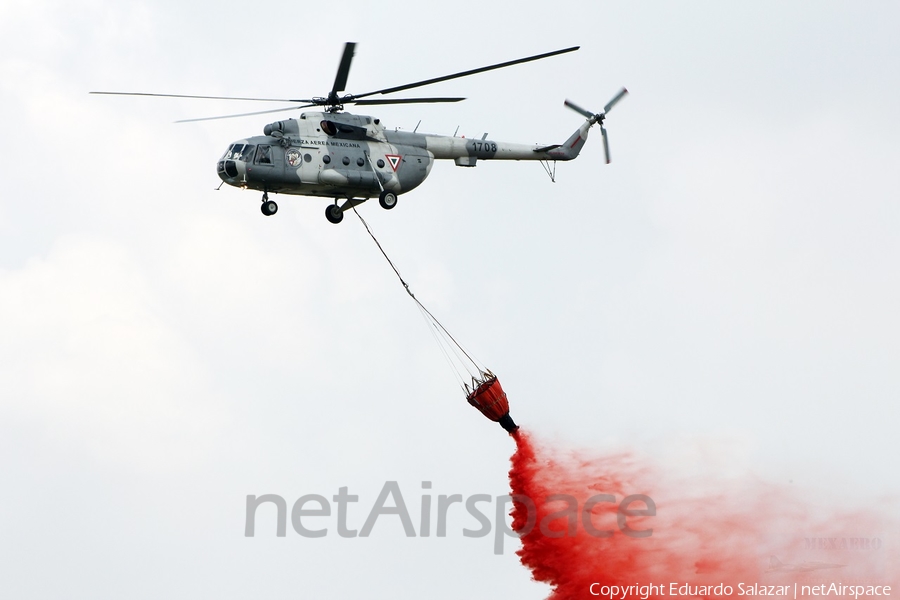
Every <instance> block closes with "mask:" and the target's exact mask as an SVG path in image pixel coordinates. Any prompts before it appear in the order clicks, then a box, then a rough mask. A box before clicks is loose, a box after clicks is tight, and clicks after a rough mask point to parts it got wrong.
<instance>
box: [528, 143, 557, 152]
mask: <svg viewBox="0 0 900 600" xmlns="http://www.w3.org/2000/svg"><path fill="white" fill-rule="evenodd" d="M560 146H562V144H551V145H549V146H541V147H540V148H534V149H533V151H534V152H550V151H551V150H556V149H557V148H559V147H560Z"/></svg>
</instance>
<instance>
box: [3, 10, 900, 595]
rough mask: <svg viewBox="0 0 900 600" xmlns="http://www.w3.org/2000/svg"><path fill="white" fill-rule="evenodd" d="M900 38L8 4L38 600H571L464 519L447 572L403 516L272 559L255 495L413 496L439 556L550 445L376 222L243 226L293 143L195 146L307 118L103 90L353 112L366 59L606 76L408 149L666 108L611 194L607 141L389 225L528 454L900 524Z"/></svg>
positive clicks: (19, 557)
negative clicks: (638, 464)
mask: <svg viewBox="0 0 900 600" xmlns="http://www.w3.org/2000/svg"><path fill="white" fill-rule="evenodd" d="M898 22H900V7H898V5H897V4H896V3H893V2H867V3H864V4H860V3H851V2H817V3H814V4H812V3H794V4H791V5H789V6H786V5H785V3H782V2H755V3H751V4H748V5H746V6H744V7H735V6H734V4H733V3H720V2H694V3H688V4H685V3H660V2H643V3H632V2H617V3H597V2H585V1H574V2H570V3H566V4H562V5H548V4H547V3H542V2H530V1H529V2H494V3H490V4H486V3H483V2H479V3H475V2H454V3H446V4H444V5H442V7H441V8H432V7H430V6H428V5H427V4H423V3H421V2H408V1H405V0H398V1H394V2H390V3H384V4H382V5H374V4H372V3H367V2H358V1H356V0H351V1H344V2H341V3H332V4H330V5H329V4H327V3H326V4H315V3H313V4H309V3H275V2H260V3H238V2H233V1H224V2H223V1H220V2H206V1H202V2H193V3H184V2H167V1H155V2H154V1H148V2H133V3H118V2H110V1H106V0H95V1H92V2H91V1H81V2H53V1H45V0H33V1H30V2H28V3H23V2H11V1H9V0H0V39H2V40H3V46H4V50H3V52H2V54H0V112H2V115H3V117H2V119H0V140H2V141H3V147H4V149H5V152H4V157H3V160H2V161H0V176H2V181H3V192H2V201H0V395H2V398H0V465H2V480H3V488H2V489H3V493H2V500H0V540H2V541H0V564H2V565H3V566H2V568H0V572H2V577H0V579H2V581H3V583H2V586H3V588H4V594H5V595H8V596H9V597H11V598H12V597H15V598H29V597H33V598H122V597H128V598H161V597H166V598H195V597H201V596H202V597H218V598H238V597H249V596H251V595H252V596H253V597H305V598H310V597H312V598H323V597H329V598H351V597H362V596H365V597H388V596H390V597H395V598H423V597H429V598H459V597H477V598H485V597H497V598H501V597H502V598H512V597H516V598H542V597H543V596H544V595H545V593H546V588H545V587H543V586H540V585H538V584H535V583H533V582H530V581H529V574H528V572H527V571H525V570H524V569H523V568H522V567H521V566H520V565H519V564H518V562H517V558H516V557H515V555H514V554H513V553H512V552H511V551H507V552H506V554H505V555H503V556H495V555H493V554H492V548H491V546H492V542H491V541H490V540H489V539H469V538H464V537H462V535H461V533H460V530H461V529H462V527H470V528H471V527H474V526H475V524H474V523H473V522H472V520H471V519H470V518H467V517H466V516H465V514H464V513H461V514H459V515H458V516H457V518H454V519H451V523H450V527H449V529H450V534H449V535H448V537H447V538H446V539H435V538H431V539H422V538H416V539H406V538H404V537H403V536H402V529H401V528H400V526H399V523H398V522H397V520H396V519H390V518H388V519H386V521H385V523H383V524H382V525H379V526H378V527H376V528H375V531H374V533H373V535H372V537H370V538H368V539H343V538H340V537H337V536H336V535H333V534H331V535H329V536H328V537H326V538H324V539H321V540H312V539H305V538H302V537H300V536H299V535H297V534H295V533H294V532H293V531H290V530H289V531H288V535H287V537H286V538H276V537H275V536H274V524H273V523H272V521H271V520H269V521H267V520H266V519H265V518H264V515H263V513H262V512H261V513H260V520H259V521H258V523H257V536H256V537H255V538H252V539H248V538H245V537H244V536H243V532H244V501H245V497H246V495H248V494H255V495H262V494H267V493H271V494H279V495H281V496H283V497H284V498H285V499H286V500H288V502H289V503H291V502H293V501H294V500H296V499H297V498H298V497H300V496H302V495H304V494H322V495H325V496H331V495H332V494H335V493H337V490H338V488H339V487H341V486H348V487H349V488H350V493H355V494H358V495H360V497H361V501H360V503H359V504H358V505H356V506H355V507H354V508H353V509H351V516H350V522H351V526H355V527H357V528H358V527H361V525H362V522H363V521H364V520H365V515H366V513H367V512H368V508H369V507H370V506H371V504H372V503H373V502H374V500H375V497H376V496H377V494H378V491H379V490H380V489H381V486H382V484H383V483H384V481H386V480H397V481H398V482H399V483H400V486H401V488H402V490H403V491H404V495H405V498H406V500H407V503H408V504H409V505H410V509H411V511H412V513H413V520H414V522H416V523H418V499H419V496H420V482H421V481H423V480H428V481H432V482H434V488H433V492H434V494H435V495H436V494H454V493H459V494H462V495H464V496H469V495H472V494H477V493H487V494H492V495H499V494H503V493H505V492H506V490H507V482H506V471H507V469H508V457H509V454H510V453H511V452H512V450H513V445H512V442H511V440H509V439H507V438H506V437H505V435H504V434H503V432H502V430H500V428H499V427H498V426H497V425H495V424H492V423H490V422H488V421H487V420H485V419H484V418H483V417H481V416H480V415H479V414H478V413H476V412H475V411H474V410H472V408H471V407H469V406H468V405H467V404H466V403H465V400H464V399H463V397H462V395H461V394H460V392H459V390H458V389H457V388H456V387H455V383H454V380H453V377H452V376H451V374H450V372H449V371H448V369H447V368H446V366H445V364H444V362H443V359H442V358H441V356H440V353H439V351H438V349H437V347H436V346H435V345H434V343H433V341H432V340H431V338H430V335H429V334H428V332H427V330H426V328H425V327H424V325H423V322H422V321H421V319H420V317H419V316H418V314H417V311H416V309H415V307H414V305H413V304H412V303H411V302H410V301H409V299H408V298H407V297H406V296H405V294H404V293H403V291H402V289H401V288H400V287H399V284H398V283H397V282H396V280H395V279H394V278H393V274H392V273H391V272H390V270H389V268H388V267H387V265H386V264H385V263H384V262H383V259H382V258H381V257H380V256H379V255H378V254H377V251H376V249H375V247H374V245H373V244H372V243H371V241H370V240H369V239H368V238H367V236H366V235H365V232H364V230H363V229H362V227H361V226H360V225H359V223H357V222H356V220H355V217H353V216H352V215H349V216H348V218H347V219H345V221H344V223H342V224H341V225H339V226H333V225H331V224H329V223H328V222H326V221H325V218H324V214H323V213H324V207H325V204H326V202H325V201H322V200H315V199H306V198H299V197H287V196H280V197H277V198H276V199H277V200H278V202H279V206H280V210H279V212H278V214H277V215H276V216H275V217H272V218H265V217H263V216H262V215H261V214H260V212H259V197H258V194H257V193H256V192H249V191H244V192H242V191H239V190H236V189H225V188H223V189H222V190H220V191H214V188H215V187H216V186H217V185H218V183H219V181H218V178H217V176H216V173H215V162H216V160H217V159H218V157H219V156H220V155H221V153H222V152H223V151H224V150H225V148H226V147H227V145H228V144H229V143H230V142H232V141H234V140H236V139H239V138H242V137H246V136H248V135H255V134H259V133H261V131H262V127H263V126H264V125H265V124H266V123H268V122H270V121H273V120H276V119H277V118H280V117H278V116H275V117H272V118H267V117H266V116H260V117H247V118H242V119H234V120H226V121H216V122H211V123H198V124H182V125H174V124H172V121H174V120H175V119H179V118H191V117H199V116H206V115H217V114H223V113H227V112H242V111H245V110H255V109H264V108H268V106H267V105H263V106H259V105H254V104H247V103H224V102H213V101H187V100H184V101H182V100H166V99H158V100H153V99H140V98H107V97H98V96H89V95H88V94H87V92H88V91H90V90H97V89H106V90H124V91H154V92H162V93H187V94H224V95H243V96H253V95H259V96H288V97H291V96H293V97H298V96H299V97H303V96H310V95H324V94H325V93H326V92H327V91H328V89H330V86H331V83H332V81H333V77H334V71H335V69H336V67H337V63H338V60H339V57H340V53H341V50H342V47H343V43H344V42H345V41H356V42H358V43H359V46H358V47H357V55H356V59H355V61H354V63H353V68H352V70H351V72H350V78H349V84H348V91H351V92H365V91H369V90H372V89H378V88H381V87H386V86H390V85H398V84H402V83H406V82H408V81H414V80H419V79H424V78H428V77H433V76H438V75H442V74H446V73H450V72H455V71H459V70H463V69H469V68H474V67H478V66H482V65H485V64H490V63H493V62H499V61H503V60H509V59H513V58H517V57H520V56H526V55H529V54H535V53H539V52H545V51H549V50H553V49H557V48H563V47H567V46H570V45H576V44H580V45H581V46H582V49H581V50H580V51H579V52H577V53H574V54H569V55H565V56H563V57H556V58H553V59H549V60H547V61H542V62H539V63H534V64H529V65H523V66H519V67H515V68H513V69H509V70H505V71H500V72H497V73H493V74H483V75H479V76H476V77H472V78H468V79H463V80H459V81H455V82H447V83H444V84H440V85H437V86H433V87H431V88H424V89H423V90H421V92H422V95H425V94H434V95H462V96H467V97H468V98H469V99H468V100H467V101H466V102H464V103H461V104H458V105H447V106H428V107H416V106H413V107H409V106H407V107H386V108H384V109H383V110H378V111H368V112H367V114H373V115H375V116H380V117H381V118H382V120H383V121H384V122H385V124H387V125H388V126H391V127H394V126H396V127H402V128H406V129H412V128H413V127H415V125H416V123H417V122H418V121H419V120H420V119H421V120H422V125H421V126H420V131H429V132H434V133H444V134H452V133H453V131H454V130H455V129H456V127H457V126H460V130H459V131H460V134H465V135H467V136H469V137H473V136H478V137H480V136H481V134H482V133H484V132H488V133H489V134H490V138H491V139H496V140H504V141H511V142H525V143H530V142H541V143H553V142H560V141H562V140H564V139H565V138H566V137H567V136H568V135H569V134H570V133H571V132H572V131H573V130H574V129H575V128H576V127H578V125H579V124H580V121H581V118H580V117H579V116H578V115H576V114H575V113H573V112H571V111H568V110H566V109H565V108H564V107H563V105H562V102H563V100H564V99H565V98H567V97H568V98H571V99H572V100H574V101H575V102H577V103H579V104H581V105H582V106H585V107H587V108H591V109H593V110H600V109H601V107H602V106H603V104H605V102H606V101H607V100H608V99H609V97H610V96H612V94H614V93H615V92H616V90H617V89H619V87H621V86H623V85H625V86H627V87H628V88H629V90H630V91H631V95H630V96H628V97H627V98H626V99H625V100H624V101H623V102H622V103H621V104H619V105H618V106H617V107H616V109H615V111H613V113H612V114H611V116H610V118H609V120H608V129H609V132H610V140H611V145H612V154H613V160H614V162H613V164H612V165H610V166H606V165H604V164H603V149H602V144H601V143H600V137H599V131H594V132H593V133H594V134H595V135H594V136H593V137H592V138H591V140H590V141H589V143H588V145H587V146H586V148H585V151H584V153H583V155H582V157H581V158H580V159H579V160H577V161H575V162H572V163H567V164H560V165H559V167H558V172H557V175H558V181H557V183H555V184H552V183H550V181H549V180H548V178H547V177H546V175H544V173H543V171H542V170H541V169H540V167H539V166H538V165H537V164H531V163H479V165H478V166H477V167H476V168H475V169H459V168H456V167H455V166H453V164H452V162H441V163H439V164H437V165H435V167H434V169H433V170H432V174H431V176H430V178H429V179H428V180H427V181H426V182H425V184H423V186H421V187H420V188H419V189H417V190H415V191H413V192H412V193H410V194H409V195H405V196H401V197H400V202H399V206H398V207H397V208H396V209H395V210H394V211H391V212H390V213H388V212H386V211H383V210H381V209H380V208H379V207H378V206H377V204H374V203H372V204H371V205H364V206H363V207H362V208H361V211H362V213H363V214H364V216H366V218H367V219H368V220H369V222H370V224H371V225H372V226H373V228H374V229H375V232H376V234H378V235H379V237H380V238H381V240H382V243H383V244H384V245H385V247H386V249H387V250H388V252H389V253H391V254H392V256H393V258H394V259H395V260H396V262H397V264H398V266H399V268H400V269H401V271H402V272H403V273H404V275H405V277H406V278H407V280H408V281H409V282H410V283H411V285H412V287H413V289H414V291H415V292H416V293H417V295H418V297H419V298H420V299H422V300H423V302H425V304H426V305H427V306H429V308H431V309H432V311H433V312H435V313H436V315H437V316H438V317H439V318H440V319H441V320H442V321H443V322H444V323H445V325H447V326H448V327H449V328H450V330H451V331H452V332H453V333H454V334H455V335H457V336H458V337H459V338H460V339H461V340H462V341H463V342H464V343H465V344H466V346H467V347H468V348H470V349H471V350H473V351H474V352H475V354H476V355H477V356H478V357H479V358H481V359H482V360H483V361H484V362H486V363H487V364H488V366H490V367H491V368H492V369H493V370H494V371H495V372H497V373H498V374H499V375H500V377H501V380H502V381H503V383H504V387H505V388H506V389H507V391H508V393H509V396H510V402H511V406H512V415H513V417H514V418H515V419H516V420H517V421H518V422H519V423H520V424H521V425H522V426H523V427H527V428H528V429H529V430H531V431H533V432H535V433H536V434H537V435H539V436H540V437H542V438H544V439H548V440H556V441H557V442H559V443H560V444H565V445H571V446H572V447H585V448H590V449H592V450H596V451H598V452H600V451H606V450H609V449H611V448H621V447H623V446H624V447H630V448H636V449H638V450H639V451H642V452H646V453H647V454H648V455H658V454H661V453H666V454H667V455H668V456H670V457H671V456H676V457H678V460H679V461H681V463H682V466H683V467H686V468H696V469H701V470H704V469H708V468H709V460H710V457H714V458H715V460H714V461H713V462H714V463H715V466H716V469H719V470H720V471H722V472H729V473H744V472H747V473H754V474H755V475H756V476H759V477H761V478H763V479H766V480H769V481H772V482H776V483H785V484H786V485H787V484H788V482H789V481H790V482H793V483H792V484H791V485H796V486H799V487H801V488H802V489H804V490H809V493H810V494H813V493H814V494H816V497H817V498H818V497H821V495H825V497H828V498H833V499H834V501H835V502H837V501H840V502H846V503H849V504H852V505H860V506H872V505H875V504H877V503H878V502H881V501H882V499H883V498H884V497H886V496H892V497H896V495H897V494H898V493H900V469H898V468H897V466H898V461H897V450H896V426H897V423H898V417H900V410H898V407H897V403H898V397H900V371H898V369H897V365H898V364H900V311H898V310H897V307H898V306H900V269H898V268H897V263H898V259H900V239H898V236H897V231H898V230H900V208H898V197H900V194H898V187H900V186H898V181H900V180H898V176H897V167H896V165H897V163H898V161H900V145H898V142H897V140H898V139H900V119H898V118H897V115H896V111H897V106H898V105H900V80H898V78H897V73H900V38H898V36H897V35H896V24H897V23H898ZM410 95H412V94H410ZM357 112H363V111H357ZM286 116H290V114H288V115H286ZM319 523H321V524H322V525H324V526H328V527H330V528H333V527H334V518H333V517H332V518H331V519H321V520H320V521H319ZM897 533H898V532H881V534H882V535H883V536H887V537H890V535H891V534H893V535H896V534H897Z"/></svg>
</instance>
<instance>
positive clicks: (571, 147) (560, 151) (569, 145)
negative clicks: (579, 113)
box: [550, 121, 593, 160]
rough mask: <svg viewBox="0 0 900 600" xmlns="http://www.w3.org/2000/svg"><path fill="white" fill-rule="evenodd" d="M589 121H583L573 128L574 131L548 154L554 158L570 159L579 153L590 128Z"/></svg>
mask: <svg viewBox="0 0 900 600" xmlns="http://www.w3.org/2000/svg"><path fill="white" fill-rule="evenodd" d="M591 125H593V123H591V122H590V121H585V122H584V123H583V124H582V125H581V127H579V128H578V129H576V130H575V133H573V134H572V135H570V136H569V139H567V140H566V141H565V142H564V143H563V144H562V145H561V146H559V147H558V148H555V149H553V150H552V151H551V152H550V154H552V155H553V158H555V159H556V160H572V159H573V158H575V157H577V156H578V155H579V154H580V153H581V149H582V148H584V143H585V142H586V141H587V137H588V131H590V129H591Z"/></svg>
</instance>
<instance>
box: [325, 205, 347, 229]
mask: <svg viewBox="0 0 900 600" xmlns="http://www.w3.org/2000/svg"><path fill="white" fill-rule="evenodd" d="M325 218H326V219H328V221H329V222H330V223H335V224H337V223H340V222H341V221H343V220H344V211H343V210H341V207H340V206H338V205H337V204H329V205H328V206H327V207H326V208H325Z"/></svg>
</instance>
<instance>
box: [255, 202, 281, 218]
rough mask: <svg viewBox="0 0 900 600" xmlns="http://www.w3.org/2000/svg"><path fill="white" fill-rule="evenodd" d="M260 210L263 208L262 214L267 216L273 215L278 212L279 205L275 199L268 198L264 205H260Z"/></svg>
mask: <svg viewBox="0 0 900 600" xmlns="http://www.w3.org/2000/svg"><path fill="white" fill-rule="evenodd" d="M259 210H261V211H262V214H264V215H266V216H267V217H271V216H272V215H274V214H275V213H277V212H278V205H277V204H275V201H274V200H266V201H265V202H263V203H262V206H260V207H259Z"/></svg>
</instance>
